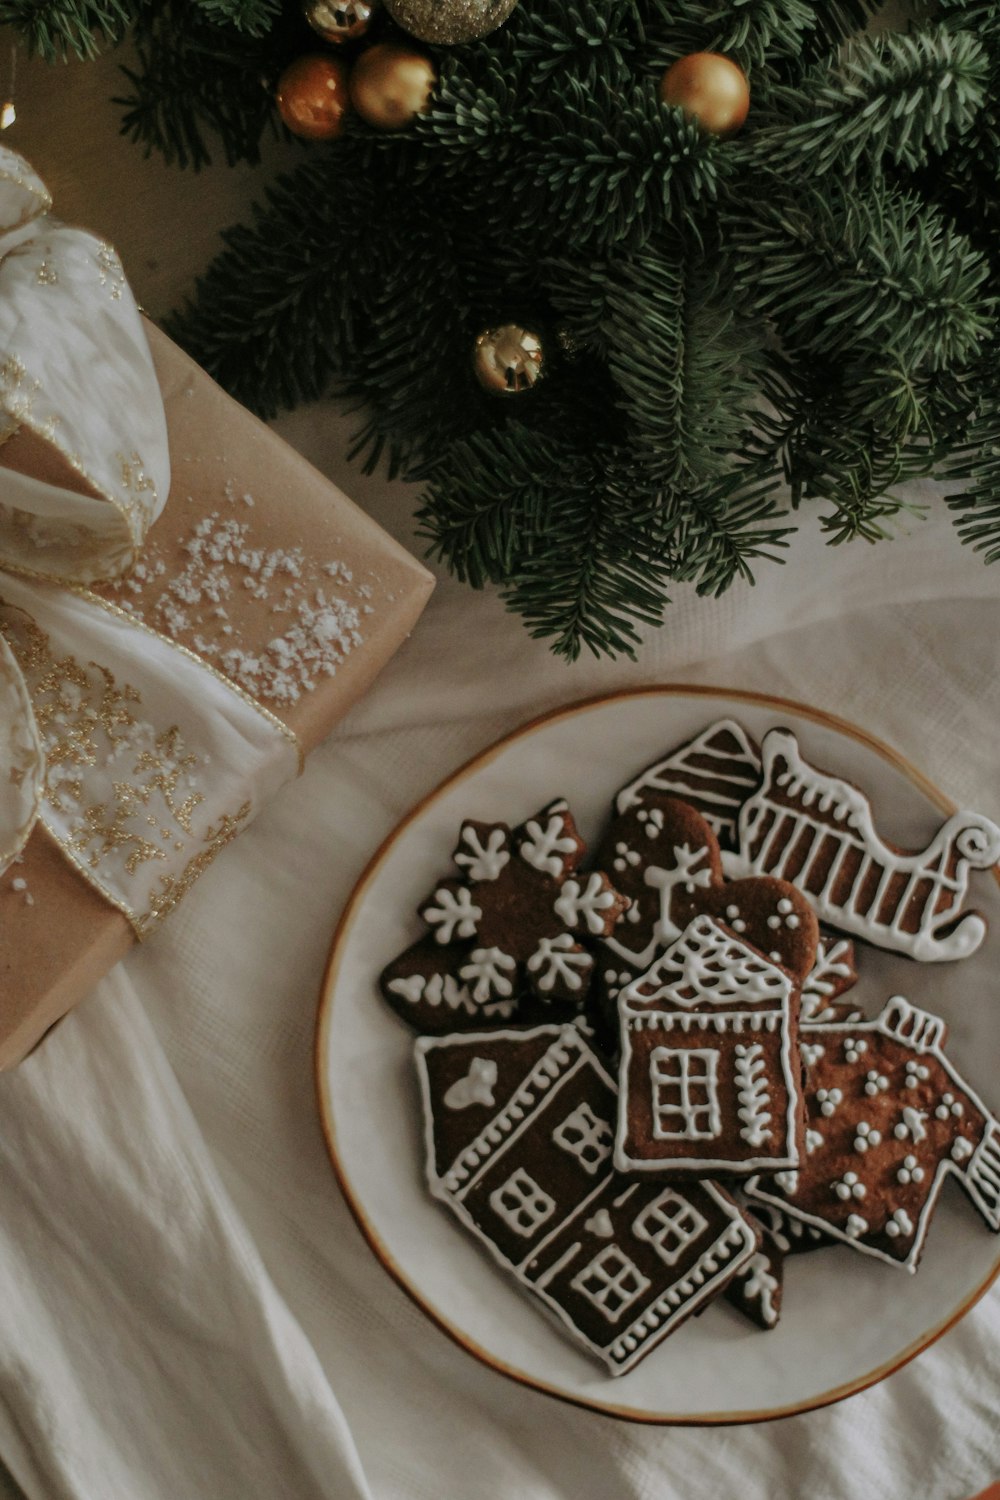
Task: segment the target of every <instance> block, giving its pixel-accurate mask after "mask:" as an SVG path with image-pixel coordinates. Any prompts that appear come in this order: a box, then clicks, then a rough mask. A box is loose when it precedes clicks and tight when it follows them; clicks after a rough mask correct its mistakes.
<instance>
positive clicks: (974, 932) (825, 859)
mask: <svg viewBox="0 0 1000 1500" xmlns="http://www.w3.org/2000/svg"><path fill="white" fill-rule="evenodd" d="M761 762H762V780H761V785H760V787H759V788H758V790H757V791H756V792H755V793H754V795H753V796H752V797H751V798H750V799H749V800H748V801H747V802H745V803H744V804H743V806H742V808H741V809H740V814H739V847H738V850H737V852H736V853H734V854H728V855H727V856H726V859H725V861H724V864H725V869H726V873H727V874H730V875H738V876H752V875H776V876H778V877H780V878H781V879H782V880H786V881H789V882H791V883H792V884H793V885H795V886H796V887H797V888H798V889H799V890H800V891H802V892H803V893H804V894H805V895H806V896H808V897H809V900H810V901H811V903H812V905H813V906H814V907H815V909H816V912H817V913H818V915H819V917H820V919H821V920H822V921H824V922H828V923H829V924H830V926H831V927H836V928H838V929H839V930H842V931H844V932H850V933H853V934H854V935H855V936H857V937H862V938H865V939H866V941H867V942H869V943H873V944H875V946H876V947H880V948H888V949H891V950H892V951H894V952H897V953H906V954H909V955H910V957H911V958H918V959H922V960H924V961H927V962H938V961H941V960H944V959H955V958H965V957H967V956H968V955H969V954H970V953H974V952H975V951H976V949H977V948H978V947H979V946H980V944H981V943H982V941H983V938H984V937H985V935H986V923H985V921H984V920H983V918H982V917H981V916H979V915H978V913H976V912H963V911H962V905H963V902H964V901H965V898H966V894H967V891H968V883H969V871H970V870H985V869H988V868H989V867H990V866H991V865H993V864H996V862H997V860H998V859H1000V828H998V827H997V826H996V824H995V823H991V822H990V820H989V819H988V818H983V817H980V816H979V814H977V813H971V812H959V813H955V814H954V815H953V816H952V817H950V818H949V819H948V821H947V822H946V823H945V824H944V826H943V827H942V828H941V829H939V831H938V833H937V834H936V835H935V837H934V838H933V839H932V840H931V842H930V844H928V846H927V848H926V849H923V850H920V851H916V852H914V851H908V850H903V849H899V848H896V847H895V846H894V845H892V844H888V843H886V842H885V841H884V840H883V839H882V838H881V837H880V836H879V835H878V833H876V831H875V825H874V822H873V820H872V810H871V806H870V804H869V802H868V799H867V797H865V795H864V794H863V793H862V792H861V791H859V789H858V788H857V787H856V786H853V785H852V784H851V783H850V782H849V781H843V780H841V779H840V777H837V776H831V775H830V774H829V773H828V772H825V771H820V770H817V768H816V767H815V766H812V765H810V764H809V762H808V761H807V760H805V759H804V757H803V755H802V753H801V751H800V750H799V747H798V743H797V741H796V739H795V736H794V735H793V734H792V733H791V731H790V730H788V729H772V730H771V731H770V732H769V733H768V734H767V735H765V737H764V741H763V744H762V746H761Z"/></svg>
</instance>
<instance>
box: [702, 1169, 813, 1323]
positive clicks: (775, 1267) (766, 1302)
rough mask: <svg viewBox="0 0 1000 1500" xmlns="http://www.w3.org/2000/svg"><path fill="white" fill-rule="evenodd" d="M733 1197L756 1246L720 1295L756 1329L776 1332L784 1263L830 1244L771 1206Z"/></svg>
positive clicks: (741, 1196)
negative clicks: (757, 1237) (750, 1227)
mask: <svg viewBox="0 0 1000 1500" xmlns="http://www.w3.org/2000/svg"><path fill="white" fill-rule="evenodd" d="M733 1196H734V1197H735V1199H736V1202H737V1203H738V1204H739V1206H740V1208H742V1209H743V1211H744V1213H746V1214H747V1216H748V1218H749V1219H750V1222H751V1224H752V1225H753V1226H754V1228H755V1229H757V1230H758V1232H759V1234H760V1246H759V1248H758V1250H757V1253H756V1255H754V1256H752V1257H751V1259H750V1260H749V1261H748V1262H747V1264H746V1265H745V1266H744V1268H743V1270H742V1271H740V1272H738V1273H737V1275H735V1276H734V1277H733V1279H732V1281H731V1282H730V1283H729V1285H728V1286H727V1287H726V1290H725V1292H724V1293H723V1295H724V1296H725V1298H726V1301H727V1302H729V1303H731V1305H732V1306H733V1307H735V1308H737V1309H738V1310H739V1311H740V1312H741V1313H743V1314H744V1315H745V1316H746V1317H748V1318H749V1319H750V1321H751V1323H756V1325H757V1327H758V1328H763V1329H765V1330H766V1329H768V1328H776V1327H777V1325H778V1319H779V1318H780V1316H781V1302H782V1298H783V1296H784V1290H785V1261H786V1259H787V1258H788V1256H790V1255H798V1254H801V1253H802V1252H804V1251H806V1250H821V1249H822V1248H823V1246H824V1245H830V1244H832V1243H833V1241H832V1240H831V1239H830V1238H829V1236H827V1235H825V1234H824V1233H823V1232H822V1230H820V1229H816V1228H815V1227H814V1226H813V1225H812V1224H803V1223H801V1222H800V1221H799V1220H798V1219H790V1218H789V1217H788V1215H787V1214H784V1213H782V1212H781V1210H780V1209H779V1208H776V1207H775V1206H774V1205H773V1204H769V1203H750V1202H748V1200H747V1198H746V1195H745V1194H744V1193H743V1192H742V1191H739V1190H737V1192H735V1193H734V1195H733Z"/></svg>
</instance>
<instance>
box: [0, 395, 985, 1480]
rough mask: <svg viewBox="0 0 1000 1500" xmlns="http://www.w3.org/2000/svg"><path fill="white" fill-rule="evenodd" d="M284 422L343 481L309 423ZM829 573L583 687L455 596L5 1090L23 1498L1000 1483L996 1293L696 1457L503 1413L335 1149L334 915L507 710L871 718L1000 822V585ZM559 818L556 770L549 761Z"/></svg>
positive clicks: (317, 417)
mask: <svg viewBox="0 0 1000 1500" xmlns="http://www.w3.org/2000/svg"><path fill="white" fill-rule="evenodd" d="M282 430H283V431H284V433H285V435H286V436H288V437H289V438H290V440H291V441H293V442H294V443H296V445H297V446H299V447H300V448H302V449H303V450H304V451H306V452H307V454H308V456H309V457H311V458H312V459H313V460H314V461H316V462H318V463H319V465H320V466H321V467H323V468H325V469H326V470H327V472H329V473H331V475H332V476H333V477H335V478H337V479H338V480H339V481H340V482H341V483H343V484H344V486H345V488H347V489H348V491H349V492H353V493H354V494H355V496H356V497H357V498H359V499H360V500H361V501H362V503H363V504H365V505H367V506H368V508H369V509H370V510H371V511H372V513H373V514H375V515H376V517H377V519H379V520H381V521H382V522H383V523H384V524H386V525H387V526H388V527H389V528H390V529H391V530H393V531H395V532H396V534H397V535H399V536H401V537H402V538H403V539H404V540H406V539H408V537H409V536H410V520H409V512H410V509H411V505H412V500H411V496H410V495H409V494H408V493H407V492H406V491H405V490H403V489H402V488H401V487H399V486H395V487H394V486H389V485H386V484H385V483H383V482H378V481H362V480H359V479H358V477H357V476H356V475H353V474H351V473H350V472H349V471H345V468H344V464H343V460H342V457H341V454H342V452H343V447H344V431H345V429H344V426H343V424H338V423H337V422H336V421H334V420H333V419H332V417H331V413H330V411H329V409H327V408H313V409H312V410H311V411H306V412H301V413H298V414H297V415H296V416H295V417H292V418H289V419H287V420H286V421H285V422H284V423H283V424H282ZM949 532H950V523H949V522H948V521H947V519H946V518H945V516H944V513H943V507H941V506H940V503H938V504H937V505H936V506H935V507H934V514H933V517H932V519H931V520H930V521H929V522H928V523H926V524H925V525H924V526H923V527H914V528H913V535H912V536H911V537H910V538H909V539H907V540H906V541H905V542H904V541H897V542H894V543H891V544H888V545H884V546H881V547H879V548H875V549H871V548H868V547H867V546H866V545H864V544H861V543H859V544H857V545H856V546H854V547H851V548H845V549H840V550H835V551H828V550H826V549H823V548H822V547H820V546H819V545H818V544H817V541H816V539H815V536H813V537H811V538H809V539H806V540H805V541H804V542H801V543H798V544H797V545H796V552H797V554H798V556H797V558H796V561H795V565H794V566H791V567H789V568H787V569H780V568H765V569H764V570H763V571H762V573H761V579H760V584H759V587H758V588H757V589H756V590H755V591H751V590H749V589H747V588H743V587H740V588H736V589H734V590H733V591H732V592H731V593H730V594H729V595H727V596H726V597H725V598H724V599H723V600H721V601H719V602H717V603H715V602H708V601H701V600H697V599H696V598H695V597H694V596H693V595H692V594H691V593H690V591H687V590H678V599H677V603H676V604H675V606H674V608H673V609H672V611H671V613H670V618H669V623H668V625H667V628H666V629H665V630H663V631H662V632H660V633H658V634H654V635H651V637H650V639H649V642H648V645H647V646H646V649H645V651H644V652H643V654H642V657H641V659H640V661H639V663H638V664H637V665H630V664H627V663H625V664H622V663H619V664H617V665H615V664H608V663H606V662H594V661H582V662H580V663H579V664H578V665H576V666H575V667H572V668H568V667H566V666H565V665H564V664H562V663H560V662H558V661H556V660H555V659H553V658H552V657H550V655H549V654H548V652H547V650H546V648H545V647H544V646H543V645H541V644H539V643H535V642H532V641H530V640H529V639H528V637H527V636H526V635H525V634H524V632H523V631H522V629H521V627H520V625H519V624H518V623H517V622H516V621H515V620H514V619H512V618H511V617H508V616H506V615H505V613H504V612H503V610H502V608H501V607H500V605H499V604H498V602H497V601H496V600H495V599H494V598H492V597H490V596H484V595H476V594H473V593H471V592H469V591H467V590H466V589H464V588H462V587H460V586H459V585H457V584H455V583H452V582H450V581H443V582H442V583H441V585H440V587H439V590H438V592H437V594H436V595H435V597H434V598H433V599H432V601H431V604H430V607H429V609H428V611H427V614H426V616H425V618H424V620H423V621H422V623H421V624H420V625H419V626H418V628H417V630H416V631H415V633H414V635H413V638H412V639H411V641H410V642H409V643H408V644H407V645H406V646H405V648H404V649H403V650H402V651H401V652H400V654H399V656H398V657H397V658H396V660H395V661H394V662H393V663H392V664H391V665H390V666H389V668H388V669H387V670H386V671H385V673H384V674H383V676H382V677H381V678H380V680H379V681H378V682H377V683H376V685H375V687H374V689H373V690H372V692H371V693H370V694H369V695H368V697H367V698H366V699H365V700H364V702H363V703H362V704H361V705H360V706H359V707H357V708H356V709H355V711H354V712H353V713H352V714H351V716H350V717H349V718H348V719H347V720H346V721H345V722H344V723H343V724H342V725H341V726H340V728H339V729H338V730H337V732H336V733H335V734H334V735H333V737H332V738H331V740H330V741H329V742H328V743H327V744H326V745H325V746H323V747H322V748H321V749H320V750H318V751H317V752H316V754H315V755H314V756H313V757H312V758H311V760H310V762H309V766H308V769H307V771H306V774H305V776H304V777H303V778H302V780H301V781H300V782H299V783H297V784H296V785H295V786H292V787H289V788H286V789H285V790H284V791H283V792H281V793H280V795H279V796H278V798H277V799H276V801H275V802H274V803H273V804H272V805H271V807H270V808H269V809H268V810H267V811H266V812H265V813H264V815H263V816H262V817H261V818H260V819H259V820H258V822H257V823H256V824H255V825H254V826H253V827H252V828H251V829H250V830H249V831H248V832H247V833H246V834H244V836H243V837H242V838H241V840H240V844H239V849H238V852H233V851H230V852H229V853H227V855H226V856H225V857H224V858H222V859H220V860H219V861H218V862H217V863H216V865H215V866H214V868H213V869H212V870H211V871H210V872H209V873H208V874H207V875H206V876H205V878H204V879H203V880H202V881H201V882H200V884H199V885H198V886H197V887H196V888H195V890H194V891H193V893H192V894H191V896H190V897H189V898H188V900H187V901H186V903H185V904H184V906H183V908H182V909H181V910H180V911H179V912H178V913H176V914H175V916H174V917H173V918H172V919H171V921H170V922H169V923H168V924H167V927H166V928H165V929H164V930H163V931H162V932H161V933H160V934H159V935H158V936H157V937H156V938H154V939H153V940H152V941H150V942H149V943H148V944H147V945H146V946H145V947H144V948H142V949H141V950H137V951H136V952H135V953H134V954H133V955H132V956H131V957H130V959H129V960H128V961H127V962H126V964H125V965H124V966H123V967H121V968H120V969H119V970H118V971H117V972H116V973H115V974H113V975H112V976H110V977H109V978H108V979H107V980H105V981H104V982H103V983H102V984H101V985H100V986H99V988H98V991H97V993H95V995H94V996H93V998H92V999H91V1000H90V1001H88V1002H87V1003H86V1004H84V1005H82V1006H81V1007H80V1008H79V1009H78V1010H77V1011H76V1012H75V1013H74V1014H73V1015H72V1016H70V1017H69V1018H68V1019H67V1020H66V1021H65V1022H63V1023H62V1025H60V1026H59V1027H58V1028H57V1029H56V1030H55V1031H54V1032H53V1033H52V1034H51V1035H50V1036H49V1037H48V1038H47V1039H46V1041H45V1042H44V1043H43V1044H42V1046H41V1047H40V1048H39V1049H38V1051H37V1052H36V1053H35V1054H34V1055H33V1056H32V1057H31V1058H29V1059H28V1061H27V1062H26V1063H24V1064H23V1065H22V1067H21V1068H20V1069H19V1070H17V1071H16V1072H15V1073H13V1074H11V1075H9V1076H5V1077H4V1078H2V1079H0V1284H2V1288H3V1292H2V1295H0V1455H2V1457H3V1460H4V1461H5V1463H6V1465H7V1467H8V1469H9V1471H10V1475H11V1476H12V1479H11V1490H10V1493H11V1494H16V1493H17V1490H16V1489H14V1488H13V1482H14V1481H16V1484H17V1485H18V1486H19V1487H20V1490H21V1491H23V1493H24V1494H25V1495H27V1496H28V1497H29V1500H63V1497H66V1500H70V1497H71V1500H256V1497H261V1500H280V1497H285V1496H288V1497H292V1496H294V1497H295V1500H321V1497H322V1500H354V1497H360V1496H372V1497H376V1500H442V1497H444V1500H555V1497H565V1500H629V1497H634V1500H692V1497H697V1500H705V1497H720V1500H730V1497H732V1496H735V1495H739V1496H740V1497H741V1500H785V1497H788V1500H855V1497H856V1500H911V1497H912V1496H914V1495H919V1496H921V1500H966V1497H968V1496H971V1495H973V1494H974V1493H976V1492H977V1491H979V1490H981V1489H982V1488H984V1487H985V1486H986V1485H987V1484H988V1483H990V1482H991V1481H994V1480H996V1479H998V1478H1000V1426H998V1423H997V1417H996V1412H997V1407H998V1396H1000V1287H998V1288H994V1289H993V1291H992V1292H991V1293H989V1294H988V1295H987V1296H986V1297H985V1299H984V1300H983V1301H982V1302H981V1303H980V1304H979V1305H978V1306H977V1307H976V1308H975V1310H974V1311H973V1312H972V1313H971V1314H970V1315H969V1316H968V1317H966V1318H965V1319H964V1320H963V1321H962V1323H961V1324H960V1325H959V1326H958V1327H957V1328H955V1329H954V1330H952V1332H950V1333H949V1334H947V1335H946V1336H945V1337H944V1338H943V1339H942V1340H941V1341H940V1342H939V1343H938V1344H937V1345H936V1346H935V1347H934V1348H933V1349H931V1350H929V1351H928V1352H927V1353H925V1354H924V1355H922V1356H921V1357H920V1358H919V1359H917V1360H916V1361H915V1362H914V1363H912V1364H910V1365H909V1366H908V1367H906V1368H905V1369H904V1370H902V1371H900V1372H899V1373H897V1374H896V1375H894V1376H892V1377H891V1378H890V1379H888V1380H887V1381H885V1382H884V1383H883V1384H881V1385H880V1386H877V1387H875V1388H874V1389H872V1390H870V1391H868V1392H865V1393H863V1394H861V1395H859V1396H855V1397H854V1398H852V1399H851V1400H849V1401H847V1402H844V1403H842V1404H841V1405H839V1406H835V1407H832V1408H829V1409H827V1410H824V1411H819V1412H815V1413H811V1414H808V1415H804V1416H801V1417H796V1418H792V1419H789V1420H785V1421H781V1422H777V1423H772V1424H765V1425H760V1426H753V1427H742V1428H741V1427H737V1428H731V1429H717V1430H711V1431H704V1430H702V1431H698V1430H684V1429H669V1428H666V1429H656V1428H641V1427H635V1426H629V1425H627V1424H625V1423H619V1422H614V1421H611V1420H609V1419H606V1418H603V1417H601V1416H598V1415H594V1414H592V1413H587V1412H583V1411H578V1410H576V1409H574V1408H571V1407H569V1406H565V1405H563V1404H561V1403H558V1402H556V1401H553V1400H551V1399H548V1398H546V1397H544V1396H541V1395H537V1394H535V1393H533V1392H531V1391H528V1390H525V1389H521V1388H520V1387H518V1386H516V1385H514V1384H513V1383H511V1382H509V1381H507V1380H504V1379H502V1378H501V1377H499V1376H497V1375H494V1374H493V1373H492V1372H490V1371H489V1370H487V1369H485V1368H483V1367H482V1366H480V1365H479V1364H477V1363H476V1362H475V1361H474V1360H473V1359H471V1358H470V1357H469V1356H468V1355H466V1354H464V1353H463V1352H461V1351H460V1350H459V1349H458V1348H456V1347H455V1346H453V1345H452V1344H451V1343H450V1342H449V1341H448V1340H447V1339H446V1338H445V1337H444V1336H443V1335H442V1334H440V1333H439V1332H437V1330H436V1329H434V1328H433V1327H432V1326H431V1325H430V1324H429V1323H428V1322H427V1321H426V1320H425V1318H424V1317H423V1315H422V1314H421V1313H420V1312H419V1311H418V1309H417V1308H416V1307H415V1306H414V1305H412V1304H411V1303H410V1302H409V1301H408V1299H407V1298H406V1297H405V1295H404V1294H403V1293H402V1292H401V1291H400V1290H399V1289H398V1288H397V1287H396V1285H395V1284H394V1283H393V1282H392V1281H391V1280H390V1279H389V1277H388V1276H387V1275H386V1273H385V1272H384V1271H383V1270H382V1269H381V1267H380V1266H379V1265H378V1263H377V1262H376V1260H375V1259H374V1257H373V1256H372V1254H371V1252H370V1251H369V1250H368V1248H367V1246H366V1245H365V1243H364V1242H363V1240H362V1238H361V1236H360V1234H359V1232H358V1231H357V1229H356V1228H355V1226H354V1223H353V1221H352V1219H351V1216H350V1214H349V1213H348V1210H347V1208H346V1207H345V1205H344V1203H343V1201H342V1200H341V1198H340V1195H339V1191H338V1189H337V1186H336V1182H335V1180H334V1177H333V1173H332V1171H331V1169H330V1167H329V1164H328V1160H327V1156H326V1152H325V1148H324V1145H323V1141H322V1137H321V1132H320V1128H319V1123H318V1118H317V1110H316V1104H315V1101H314V1092H313V1083H312V1054H311V1049H312V1040H313V1027H314V1021H315V1011H316V1001H317V994H318V988H319V984H320V979H321V975H322V969H323V964H324V960H325V957H326V953H327V949H328V945H329V942H330V938H331V935H332V931H333V928H334V925H335V921H336V918H337V916H338V913H339V912H340V910H341V907H342V906H343V904H344V902H345V900H346V898H347V896H348V895H349V893H350V890H351V888H352V885H353V883H354V881H355V879H356V877H357V875H358V874H359V873H360V871H361V869H362V868H363V866H364V864H365V863H366V861H367V859H368V858H369V856H370V854H371V853H372V851H373V850H374V848H375V847H376V846H377V844H378V843H379V841H380V840H381V839H382V838H383V837H384V835H385V834H386V833H387V832H388V831H389V830H390V829H391V828H392V827H393V825H394V824H395V823H396V821H397V820H398V819H399V817H400V816H401V814H403V813H404V812H405V811H406V809H407V808H408V807H409V806H410V804H411V803H412V802H413V801H414V800H416V799H417V798H418V797H420V796H421V795H422V794H423V793H425V792H426V791H428V790H429V789H430V788H431V787H432V786H434V785H435V784H436V783H437V782H438V781H439V780H440V778H441V777H442V776H443V775H444V774H445V773H446V772H448V771H449V770H451V769H452V768H453V767H455V766H457V765H458V764H459V763H461V762H462V761H463V760H464V759H466V758H467V757H468V756H469V755H471V754H473V753H474V752H475V751H477V750H478V749H480V748H481V747H483V746H485V745H487V744H489V743H490V742H491V741H492V740H493V739H495V738H496V737H497V736H498V735H500V734H503V733H504V732H506V731H508V730H510V729H512V728H514V727H516V725H517V724H519V723H520V722H521V721H523V720H524V719H525V718H526V717H528V716H530V715H533V714H535V713H538V712H540V711H542V710H544V709H547V708H549V707H551V706H553V705H556V704H559V703H562V702H567V701H570V700H572V699H574V698H577V697H583V696H586V695H588V694H592V693H595V692H599V691H602V690H608V689H613V688H616V687H620V686H623V685H627V684H629V683H641V682H652V681H661V682H662V681H671V680H678V681H689V682H704V683H711V684H715V685H718V686H723V687H725V686H738V687H743V688H746V687H750V688H757V689H760V690H763V691H767V692H773V693H777V694H782V695H786V696H789V697H797V698H800V699H803V700H806V701H808V702H811V703H815V704H819V705H823V706H825V707H827V708H829V709H831V710H833V711H834V712H836V713H839V714H842V715H845V716H847V717H849V718H852V719H854V720H856V721H857V722H859V723H861V724H863V725H865V726H866V727H867V728H869V729H870V730H871V731H873V732H874V733H875V734H877V735H879V736H881V737H883V738H885V739H887V740H888V741H889V742H890V743H892V744H893V745H895V746H896V747H897V748H898V749H899V750H901V751H902V752H903V753H904V754H905V755H907V756H908V757H910V758H911V759H912V760H914V761H915V762H916V763H917V764H918V765H919V766H921V767H922V768H923V769H924V770H925V771H926V772H927V773H928V774H929V775H930V776H931V778H932V779H934V780H935V781H937V782H938V783H939V785H941V786H942V787H943V789H944V790H945V791H947V792H948V793H950V794H951V795H952V796H953V797H954V798H955V799H956V800H957V801H959V802H962V803H964V804H967V805H970V806H973V807H977V808H979V809H981V810H982V811H983V812H985V813H988V814H990V815H992V816H994V817H997V816H998V815H1000V771H998V757H997V749H996V746H997V737H998V729H1000V569H994V570H992V571H990V570H987V569H985V568H983V566H982V564H981V563H980V562H979V561H978V560H977V559H976V558H975V557H974V556H973V555H972V554H971V553H969V552H968V551H966V550H964V549H960V548H959V547H958V545H957V543H956V542H955V540H954V539H953V538H952V536H951V535H950V534H949ZM553 778H554V779H553V788H554V791H558V785H557V783H558V768H557V767H554V768H553Z"/></svg>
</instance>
